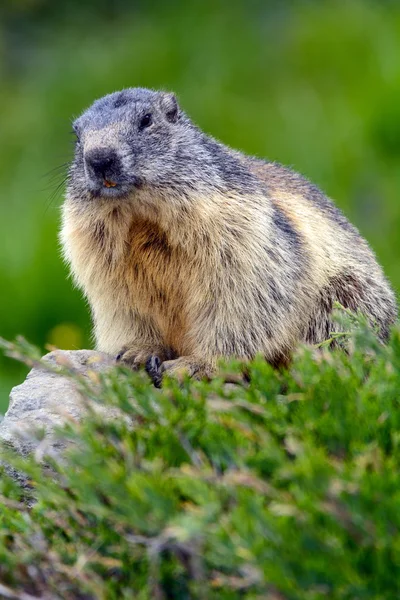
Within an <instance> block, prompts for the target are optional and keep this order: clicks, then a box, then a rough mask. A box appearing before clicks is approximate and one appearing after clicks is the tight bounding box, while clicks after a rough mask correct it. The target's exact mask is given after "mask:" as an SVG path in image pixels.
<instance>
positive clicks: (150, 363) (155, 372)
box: [145, 354, 162, 388]
mask: <svg viewBox="0 0 400 600" xmlns="http://www.w3.org/2000/svg"><path fill="white" fill-rule="evenodd" d="M145 369H146V372H147V374H148V375H149V377H150V379H151V380H152V382H153V384H154V387H156V388H160V387H161V382H162V372H161V360H160V359H159V358H158V356H156V355H155V354H153V355H152V356H150V357H149V358H148V359H147V361H146V366H145Z"/></svg>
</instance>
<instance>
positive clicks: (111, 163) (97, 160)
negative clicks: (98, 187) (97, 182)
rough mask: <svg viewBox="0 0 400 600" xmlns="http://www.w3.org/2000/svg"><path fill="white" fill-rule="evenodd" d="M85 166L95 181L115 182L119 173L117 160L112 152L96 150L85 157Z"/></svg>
mask: <svg viewBox="0 0 400 600" xmlns="http://www.w3.org/2000/svg"><path fill="white" fill-rule="evenodd" d="M85 160H86V165H87V167H88V169H89V172H90V174H91V175H92V176H94V177H95V178H97V179H109V180H110V181H115V179H118V176H119V173H120V164H119V158H118V156H117V154H116V152H115V151H114V150H109V149H108V148H97V149H95V150H90V151H89V152H87V153H86V155H85Z"/></svg>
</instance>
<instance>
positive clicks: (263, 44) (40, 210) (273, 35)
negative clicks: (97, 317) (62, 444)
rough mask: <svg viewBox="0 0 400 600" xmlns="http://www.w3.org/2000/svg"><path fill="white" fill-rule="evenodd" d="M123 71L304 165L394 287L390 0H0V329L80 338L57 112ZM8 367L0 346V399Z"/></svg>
mask: <svg viewBox="0 0 400 600" xmlns="http://www.w3.org/2000/svg"><path fill="white" fill-rule="evenodd" d="M129 86H146V87H153V88H165V89H170V90H174V91H175V92H176V93H177V94H178V96H179V98H180V101H181V104H182V105H183V107H184V108H185V109H186V111H187V112H188V113H189V114H190V115H191V116H192V118H193V119H194V120H195V121H196V122H197V123H198V124H199V125H200V126H201V127H202V128H203V129H204V130H206V131H207V132H209V133H211V134H213V135H214V136H216V137H217V138H220V139H221V140H222V141H224V142H225V143H227V144H229V145H231V146H234V147H237V148H240V149H242V150H244V151H245V152H247V153H251V154H255V155H258V156H263V157H268V158H270V159H273V160H277V161H280V162H282V163H285V164H287V165H291V166H292V167H293V168H295V169H296V170H298V171H300V172H302V173H303V174H305V175H307V176H308V177H309V178H310V179H312V180H313V181H314V182H316V183H317V184H318V185H319V186H320V187H322V188H323V189H324V190H325V191H326V192H327V193H328V194H329V195H330V196H331V197H333V198H334V199H335V200H336V202H337V203H338V205H339V206H340V207H341V208H342V209H343V210H344V212H345V213H346V215H347V216H348V217H349V218H350V219H351V220H352V221H353V222H354V223H355V224H356V225H357V226H358V227H359V229H360V230H361V232H362V234H363V235H364V236H365V237H366V238H367V239H368V240H369V241H370V243H371V244H372V246H373V248H374V250H375V251H376V253H377V255H378V258H379V260H380V261H381V262H382V263H383V265H384V267H385V270H386V273H387V275H388V276H389V278H390V279H391V281H392V282H393V284H394V286H395V289H396V290H398V289H399V287H400V268H399V266H398V263H399V260H400V236H399V231H400V198H399V194H400V3H399V2H398V1H393V2H390V1H383V0H382V1H380V2H378V1H375V2H373V1H367V0H364V1H361V0H342V1H328V0H327V1H325V0H318V1H311V0H309V1H306V0H302V1H300V0H297V1H295V0H292V1H290V0H287V1H278V0H276V1H272V2H266V1H264V2H261V1H256V0H250V1H245V0H243V2H235V1H234V0H231V1H229V2H228V1H226V2H225V1H224V2H223V1H211V0H202V1H193V2H185V1H183V0H182V1H179V2H178V1H174V0H170V1H168V2H167V1H165V2H163V1H161V0H160V1H149V2H145V1H144V0H143V1H142V2H133V1H131V2H128V1H127V0H119V1H118V0H114V2H110V1H104V2H103V1H101V0H69V1H65V2H62V1H60V2H54V0H2V3H1V7H0V142H1V143H0V290H1V295H0V335H1V336H3V337H5V338H14V337H15V335H17V334H23V335H24V336H26V337H27V339H28V340H29V341H31V342H34V343H36V344H39V345H40V346H41V347H42V348H43V350H44V348H45V345H46V344H54V345H57V346H60V347H63V348H80V347H87V346H89V345H90V321H89V313H88V309H87V307H86V305H85V302H84V300H83V299H82V297H81V295H80V293H79V292H77V291H76V290H74V289H73V287H72V284H71V281H70V280H69V279H68V274H67V271H66V269H65V267H64V266H63V263H62V261H61V258H60V251H59V246H58V241H57V231H58V227H59V207H60V204H61V202H62V194H63V184H62V181H63V174H65V167H62V168H61V169H57V167H58V166H60V165H63V164H64V163H66V162H67V161H68V160H69V158H70V156H71V151H72V144H71V139H72V138H71V135H70V130H71V118H72V117H74V116H77V115H78V114H79V113H80V112H81V111H82V110H83V109H85V108H86V107H87V106H88V105H89V104H90V103H91V102H92V101H93V100H94V99H95V98H97V97H99V96H102V95H103V94H106V93H108V92H112V91H115V90H118V89H121V88H123V87H129ZM54 169H55V170H54ZM50 171H51V172H50ZM49 172H50V173H49ZM58 186H59V187H58ZM23 376H24V372H23V370H22V368H21V367H20V366H19V365H17V364H16V363H14V362H13V361H11V360H9V359H2V360H1V362H0V412H4V410H5V409H6V407H7V398H8V393H9V389H10V387H11V386H12V385H14V384H15V383H17V382H19V381H21V380H22V378H23Z"/></svg>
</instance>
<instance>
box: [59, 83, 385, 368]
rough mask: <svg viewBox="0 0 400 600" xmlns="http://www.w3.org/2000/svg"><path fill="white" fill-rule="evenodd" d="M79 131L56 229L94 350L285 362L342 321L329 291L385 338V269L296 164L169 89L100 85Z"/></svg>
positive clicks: (170, 364) (191, 359)
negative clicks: (198, 117) (82, 298)
mask: <svg viewBox="0 0 400 600" xmlns="http://www.w3.org/2000/svg"><path fill="white" fill-rule="evenodd" d="M74 130H75V132H76V135H77V142H76V149H75V157H74V160H73V162H72V164H71V167H70V172H69V183H68V188H67V193H66V199H65V203H64V206H63V224H62V231H61V240H62V244H63V247H64V253H65V258H66V260H67V261H68V263H69V264H70V266H71V269H72V274H73V276H74V279H75V281H76V283H77V285H78V286H79V287H80V288H82V290H83V291H84V293H85V295H86V297H87V299H88V301H89V303H90V307H91V310H92V315H93V322H94V335H95V339H96V345H97V348H98V349H99V350H102V351H104V352H107V353H110V354H113V355H115V356H118V359H120V360H122V361H124V362H125V363H128V364H130V365H132V366H133V367H138V366H141V365H146V364H147V365H148V367H149V369H150V370H152V369H153V370H154V369H155V368H156V369H158V368H160V369H159V370H160V371H161V372H164V371H169V372H170V373H180V372H182V370H183V371H185V372H188V373H189V374H190V375H192V376H193V375H195V376H197V377H201V376H210V375H212V373H213V371H214V369H215V365H216V362H217V360H218V359H219V358H220V357H237V358H239V359H245V360H247V359H251V358H252V357H253V356H254V355H255V354H256V353H262V354H263V355H264V356H265V358H266V360H267V361H269V362H270V363H272V364H274V365H280V364H286V363H287V362H288V361H289V360H290V357H291V354H292V352H293V349H294V348H295V346H296V344H298V343H299V342H300V341H305V342H310V343H319V342H322V341H324V340H325V339H327V338H329V336H330V335H331V333H332V331H334V330H335V328H337V327H338V326H337V325H336V324H335V323H334V322H332V319H331V314H332V307H333V304H334V302H335V301H339V302H340V303H341V304H342V305H343V306H345V307H347V308H349V309H351V310H353V311H356V310H359V311H361V312H362V313H364V314H365V315H366V317H367V318H368V319H369V321H370V322H371V324H374V325H376V327H377V329H378V332H379V336H380V338H381V339H382V340H383V341H384V340H385V339H386V338H387V336H388V333H389V327H390V325H391V324H392V323H393V321H394V320H395V318H396V302H395V297H394V294H393V292H392V290H391V288H390V286H389V284H388V282H387V281H386V279H385V277H384V275H383V272H382V269H381V267H380V266H379V265H378V263H377V261H376V258H375V256H374V254H373V252H372V251H371V249H370V248H369V246H368V244H367V243H366V242H365V240H364V239H363V238H362V237H361V236H360V234H359V233H358V231H357V229H356V228H355V227H353V226H352V225H351V224H350V223H349V222H348V221H347V220H346V218H345V217H344V216H343V214H342V213H341V212H340V211H339V209H338V208H336V207H335V205H334V204H333V203H332V202H331V200H329V199H328V198H327V197H326V196H325V195H324V194H323V193H322V192H321V191H320V190H319V189H318V188H317V187H315V186H314V185H312V184H311V183H309V182H308V181H307V180H306V179H304V178H303V177H302V176H300V175H298V174H297V173H295V172H293V171H291V170H289V169H287V168H285V167H283V166H281V165H279V164H276V163H272V162H265V161H262V160H258V159H255V158H252V157H249V156H246V155H244V154H242V153H240V152H238V151H234V150H232V149H230V148H228V147H226V146H224V145H223V144H221V143H220V142H218V141H216V140H215V139H213V138H211V137H209V136H207V135H206V134H205V133H203V132H202V131H201V130H200V129H199V128H198V127H196V126H195V125H194V124H193V122H192V121H191V120H190V119H189V118H188V116H187V115H186V114H185V113H184V112H183V110H182V109H181V108H180V107H179V106H178V103H177V101H176V98H175V96H174V95H173V94H169V93H165V92H157V91H152V90H146V89H141V88H133V89H125V90H123V91H121V92H116V93H113V94H110V95H107V96H105V97H103V98H101V99H100V100H97V101H96V102H95V103H94V104H93V105H92V106H91V107H90V108H89V109H88V110H87V111H86V112H84V113H83V115H82V116H80V117H79V118H78V119H77V120H76V121H75V123H74ZM152 357H157V359H154V358H152ZM149 361H150V362H149ZM154 361H155V362H154ZM149 365H150V366H149Z"/></svg>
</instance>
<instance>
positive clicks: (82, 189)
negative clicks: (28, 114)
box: [67, 88, 254, 208]
mask: <svg viewBox="0 0 400 600" xmlns="http://www.w3.org/2000/svg"><path fill="white" fill-rule="evenodd" d="M73 129H74V132H75V134H76V138H77V139H76V147H75V155H74V159H73V161H72V164H71V167H70V172H69V183H68V188H67V197H68V198H69V199H72V200H74V201H77V202H82V201H96V200H97V201H100V202H102V203H104V202H107V203H108V202H111V201H113V200H114V201H117V200H120V201H123V202H125V201H131V203H132V205H134V203H135V201H136V203H137V206H139V205H140V204H141V205H142V206H145V205H146V206H147V208H150V204H152V205H153V206H157V208H160V201H161V204H162V201H163V200H167V201H168V202H169V203H170V200H171V199H175V200H177V202H178V204H179V205H180V206H182V205H184V204H185V203H187V202H188V201H190V200H193V199H194V198H198V197H199V196H210V195H212V194H210V191H211V192H212V193H218V192H222V193H224V192H226V191H231V190H235V191H240V192H246V191H247V192H249V191H251V190H252V189H253V188H254V181H253V180H252V177H251V176H250V174H249V172H248V170H247V169H246V168H245V167H244V166H243V165H242V164H241V162H240V161H239V160H237V158H235V157H234V153H232V152H230V151H229V150H228V149H227V148H226V147H224V146H222V145H221V144H219V143H218V142H216V141H215V140H214V139H212V138H210V137H208V136H206V135H205V134H204V133H203V132H202V131H201V130H200V129H198V128H197V127H196V126H195V125H194V124H193V123H192V122H191V120H190V119H189V118H188V117H187V116H186V114H185V113H184V112H183V111H182V109H181V108H180V107H179V105H178V102H177V100H176V98H175V96H174V94H172V93H168V92H157V91H153V90H147V89H143V88H129V89H125V90H123V91H121V92H115V93H113V94H109V95H107V96H104V97H103V98H100V99H99V100H96V101H95V102H94V103H93V104H92V106H91V107H90V108H88V109H87V110H86V111H85V112H84V113H83V114H82V115H81V116H80V117H79V118H78V119H76V121H75V122H74V124H73ZM149 203H150V204H149ZM176 205H177V204H176V203H175V206H176Z"/></svg>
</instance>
